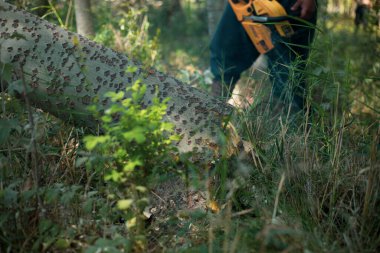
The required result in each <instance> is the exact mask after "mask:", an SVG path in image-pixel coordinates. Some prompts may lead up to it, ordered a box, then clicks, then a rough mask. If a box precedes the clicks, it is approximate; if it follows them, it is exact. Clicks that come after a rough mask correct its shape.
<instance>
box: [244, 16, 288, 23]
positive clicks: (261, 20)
mask: <svg viewBox="0 0 380 253" xmlns="http://www.w3.org/2000/svg"><path fill="white" fill-rule="evenodd" d="M289 19H290V17H289V16H279V17H267V16H255V15H251V16H248V17H244V20H251V21H253V22H256V23H271V22H282V21H287V20H289Z"/></svg>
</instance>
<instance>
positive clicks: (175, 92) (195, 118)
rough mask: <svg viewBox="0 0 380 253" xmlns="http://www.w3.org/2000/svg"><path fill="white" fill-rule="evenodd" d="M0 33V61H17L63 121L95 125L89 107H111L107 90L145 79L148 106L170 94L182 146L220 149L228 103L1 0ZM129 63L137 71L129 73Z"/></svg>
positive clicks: (34, 98) (34, 96) (170, 115)
mask: <svg viewBox="0 0 380 253" xmlns="http://www.w3.org/2000/svg"><path fill="white" fill-rule="evenodd" d="M0 35H1V36H0V60H1V62H2V63H8V64H12V66H13V68H14V69H15V70H16V71H15V72H16V73H17V74H16V75H14V78H15V79H20V80H21V79H24V80H25V82H26V84H27V86H28V89H30V91H28V93H27V96H28V98H29V100H30V101H31V102H32V103H33V104H34V105H35V106H37V107H39V108H41V109H43V110H44V111H47V112H50V113H52V114H54V115H56V116H57V117H59V118H62V119H64V120H72V121H73V122H75V123H76V124H79V125H82V126H83V125H84V126H90V127H91V126H92V127H94V126H95V125H96V122H94V120H93V118H92V117H91V116H90V115H89V113H88V112H87V109H86V107H87V106H88V105H91V104H94V103H97V104H99V105H101V106H103V107H108V106H109V105H110V101H109V99H107V98H104V96H103V95H104V94H105V93H106V92H108V91H115V92H117V91H124V90H125V88H126V87H127V86H130V85H132V84H133V83H134V81H135V80H137V79H141V80H142V82H143V83H144V84H146V85H147V93H146V94H145V97H144V99H143V102H142V105H143V106H148V105H150V104H151V103H152V98H153V96H154V95H155V94H157V93H158V97H159V98H160V99H164V98H167V97H171V100H170V101H169V103H168V110H167V115H166V120H168V121H170V122H173V123H174V124H175V132H176V133H177V134H179V135H181V136H182V140H181V141H180V142H179V143H178V147H179V150H180V151H182V152H187V151H193V150H196V151H198V152H202V154H203V153H205V152H206V151H208V152H209V151H210V150H211V151H212V152H213V150H215V149H216V147H217V138H218V131H219V130H220V129H221V123H222V121H223V119H224V118H225V116H229V115H230V114H231V113H232V109H231V107H229V106H228V105H227V104H226V103H224V102H222V101H220V100H218V99H216V98H213V97H211V96H209V95H208V94H207V93H205V92H203V91H200V90H197V89H195V88H192V87H190V86H189V85H186V84H184V83H182V82H180V81H178V80H176V79H174V78H172V77H170V76H168V75H166V74H163V73H160V72H158V71H156V70H154V69H149V70H144V69H143V68H142V66H141V65H140V64H139V63H137V62H136V61H134V60H132V59H131V58H129V57H128V56H126V55H124V54H121V53H118V52H115V51H113V50H111V49H108V48H106V47H103V46H101V45H99V44H97V43H95V42H92V41H90V40H88V39H86V38H85V37H83V36H80V35H78V34H75V33H72V32H69V31H66V30H63V29H61V28H59V27H57V26H55V25H53V24H50V23H48V22H46V21H44V20H42V19H40V18H38V17H36V16H33V15H31V14H29V13H27V12H25V11H23V10H17V9H16V8H15V7H14V6H12V5H10V4H7V3H5V2H3V1H2V0H0ZM128 67H135V68H136V69H137V71H136V72H134V73H130V72H126V69H127V68H128ZM21 73H22V74H21ZM156 91H157V92H156ZM127 96H129V94H128V95H127ZM212 152H211V153H212Z"/></svg>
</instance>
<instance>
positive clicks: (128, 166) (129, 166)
mask: <svg viewBox="0 0 380 253" xmlns="http://www.w3.org/2000/svg"><path fill="white" fill-rule="evenodd" d="M141 165H143V163H142V162H141V161H139V160H134V161H129V162H127V164H126V165H124V167H123V171H124V172H131V171H133V170H134V169H135V168H136V166H141Z"/></svg>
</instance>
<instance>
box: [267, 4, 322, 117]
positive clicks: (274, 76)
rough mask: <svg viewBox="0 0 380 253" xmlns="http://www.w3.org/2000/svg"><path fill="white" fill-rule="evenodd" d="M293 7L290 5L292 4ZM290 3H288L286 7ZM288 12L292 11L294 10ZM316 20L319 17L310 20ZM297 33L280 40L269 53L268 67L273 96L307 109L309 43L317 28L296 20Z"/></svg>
mask: <svg viewBox="0 0 380 253" xmlns="http://www.w3.org/2000/svg"><path fill="white" fill-rule="evenodd" d="M289 6H290V4H289ZM289 6H286V5H285V6H284V7H285V8H286V9H287V8H289ZM288 13H290V14H291V12H290V11H288ZM309 22H310V23H312V24H315V23H316V17H315V18H314V19H313V20H310V21H309ZM292 23H293V29H294V32H295V34H294V35H293V36H292V37H291V38H289V39H284V40H283V41H282V42H281V43H278V44H277V45H276V47H275V48H274V49H273V50H271V51H270V52H269V53H268V54H267V56H268V67H269V72H270V77H271V80H272V83H273V89H272V95H273V96H275V97H277V98H280V99H281V100H282V101H284V102H290V103H292V104H293V105H295V106H296V107H298V109H301V110H302V109H305V106H306V104H305V99H306V95H307V94H306V82H305V79H304V70H305V68H306V61H307V59H308V56H309V50H310V48H309V46H310V44H311V42H312V41H313V38H314V29H313V27H305V25H306V24H304V23H300V22H292Z"/></svg>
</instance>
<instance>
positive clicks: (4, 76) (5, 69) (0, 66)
mask: <svg viewBox="0 0 380 253" xmlns="http://www.w3.org/2000/svg"><path fill="white" fill-rule="evenodd" d="M12 69H13V67H12V65H11V64H9V63H5V64H4V63H2V62H0V71H1V75H0V76H1V80H4V81H7V82H8V83H9V82H11V80H12Z"/></svg>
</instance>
